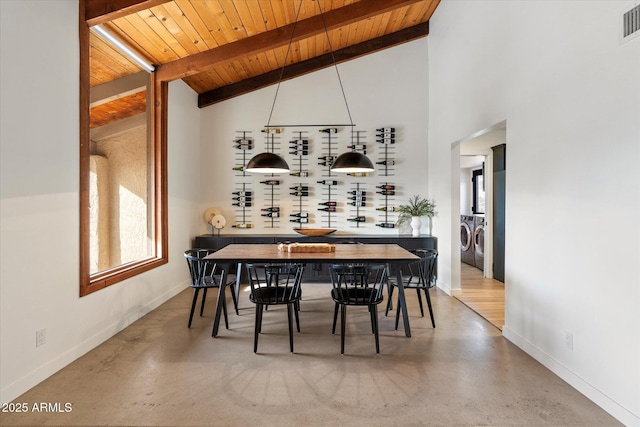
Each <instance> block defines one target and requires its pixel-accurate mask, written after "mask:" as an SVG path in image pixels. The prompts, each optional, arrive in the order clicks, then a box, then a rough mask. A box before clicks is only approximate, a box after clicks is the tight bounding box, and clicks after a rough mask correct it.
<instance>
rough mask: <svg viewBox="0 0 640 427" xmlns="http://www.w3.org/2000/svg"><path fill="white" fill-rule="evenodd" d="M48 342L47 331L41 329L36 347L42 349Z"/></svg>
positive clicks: (37, 333) (38, 331) (37, 334)
mask: <svg viewBox="0 0 640 427" xmlns="http://www.w3.org/2000/svg"><path fill="white" fill-rule="evenodd" d="M46 342H47V330H46V329H40V330H37V331H36V347H40V346H41V345H45V343H46Z"/></svg>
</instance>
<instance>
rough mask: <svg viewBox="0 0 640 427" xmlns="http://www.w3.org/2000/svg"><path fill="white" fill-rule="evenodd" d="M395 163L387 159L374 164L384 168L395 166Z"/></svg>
mask: <svg viewBox="0 0 640 427" xmlns="http://www.w3.org/2000/svg"><path fill="white" fill-rule="evenodd" d="M395 164H396V161H395V160H393V159H388V160H382V161H380V162H376V165H385V166H391V165H395Z"/></svg>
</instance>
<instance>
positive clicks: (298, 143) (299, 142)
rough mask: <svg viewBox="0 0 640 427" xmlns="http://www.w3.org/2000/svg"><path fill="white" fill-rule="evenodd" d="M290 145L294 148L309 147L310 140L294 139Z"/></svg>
mask: <svg viewBox="0 0 640 427" xmlns="http://www.w3.org/2000/svg"><path fill="white" fill-rule="evenodd" d="M289 144H290V145H291V146H292V147H300V146H303V147H304V146H308V145H309V140H308V139H294V140H292V141H289Z"/></svg>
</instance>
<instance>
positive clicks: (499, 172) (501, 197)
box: [491, 144, 507, 283]
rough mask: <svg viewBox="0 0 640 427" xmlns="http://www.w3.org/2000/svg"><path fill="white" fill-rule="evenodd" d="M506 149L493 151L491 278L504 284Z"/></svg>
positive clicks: (502, 145) (498, 148) (503, 147)
mask: <svg viewBox="0 0 640 427" xmlns="http://www.w3.org/2000/svg"><path fill="white" fill-rule="evenodd" d="M506 148H507V146H506V145H505V144H501V145H498V146H495V147H491V149H492V150H493V277H494V279H496V280H499V281H501V282H503V283H504V252H505V203H506V197H505V194H506V173H507V172H506V169H507V167H506V166H507V163H506Z"/></svg>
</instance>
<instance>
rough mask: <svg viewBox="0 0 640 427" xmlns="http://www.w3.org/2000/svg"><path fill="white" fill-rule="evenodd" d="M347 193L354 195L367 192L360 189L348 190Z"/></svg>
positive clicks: (361, 194) (362, 194)
mask: <svg viewBox="0 0 640 427" xmlns="http://www.w3.org/2000/svg"><path fill="white" fill-rule="evenodd" d="M347 194H352V195H354V196H366V195H367V192H366V191H364V190H358V191H349V192H347Z"/></svg>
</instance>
